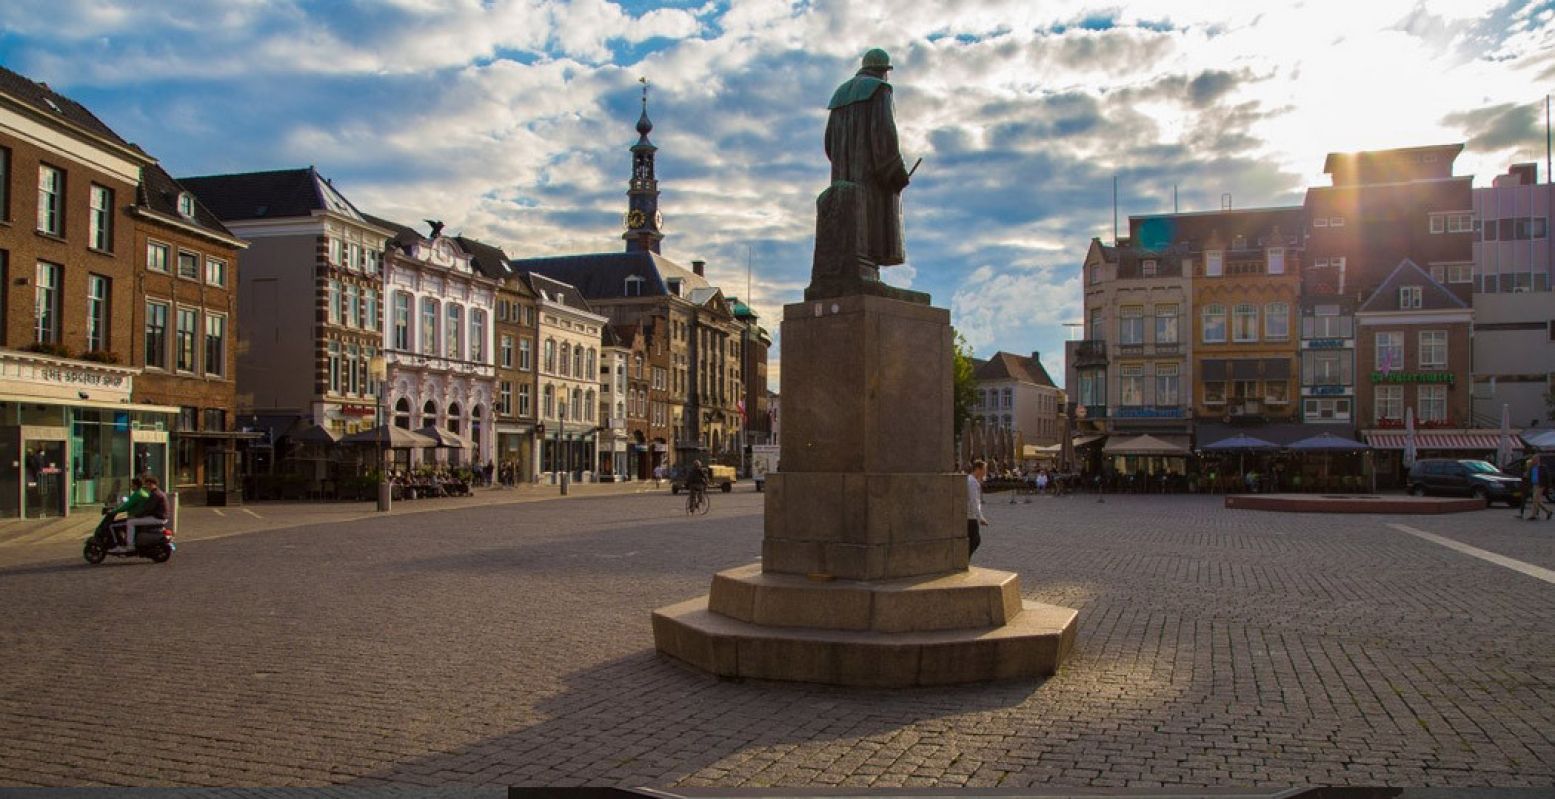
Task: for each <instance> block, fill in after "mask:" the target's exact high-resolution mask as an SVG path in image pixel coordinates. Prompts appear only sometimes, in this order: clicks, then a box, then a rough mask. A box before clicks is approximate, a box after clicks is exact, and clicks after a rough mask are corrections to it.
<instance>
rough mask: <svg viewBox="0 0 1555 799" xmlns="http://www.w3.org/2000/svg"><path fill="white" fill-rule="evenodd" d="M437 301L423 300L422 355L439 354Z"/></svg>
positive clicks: (423, 298)
mask: <svg viewBox="0 0 1555 799" xmlns="http://www.w3.org/2000/svg"><path fill="white" fill-rule="evenodd" d="M437 310H438V308H437V300H434V299H432V298H431V297H422V298H421V354H422V355H436V354H437Z"/></svg>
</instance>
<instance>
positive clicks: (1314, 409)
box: [1303, 398, 1350, 421]
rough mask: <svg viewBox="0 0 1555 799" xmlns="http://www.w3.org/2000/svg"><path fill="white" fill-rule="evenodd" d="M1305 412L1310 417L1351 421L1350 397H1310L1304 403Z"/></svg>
mask: <svg viewBox="0 0 1555 799" xmlns="http://www.w3.org/2000/svg"><path fill="white" fill-rule="evenodd" d="M1303 412H1304V413H1305V414H1306V417H1307V418H1308V419H1325V420H1333V421H1349V419H1350V400H1349V399H1337V398H1335V399H1319V398H1312V399H1308V400H1306V401H1305V402H1304V404H1303Z"/></svg>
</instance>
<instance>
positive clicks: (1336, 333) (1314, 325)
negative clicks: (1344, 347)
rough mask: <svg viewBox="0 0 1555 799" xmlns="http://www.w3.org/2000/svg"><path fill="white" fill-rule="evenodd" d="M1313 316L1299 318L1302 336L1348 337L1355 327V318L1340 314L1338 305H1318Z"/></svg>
mask: <svg viewBox="0 0 1555 799" xmlns="http://www.w3.org/2000/svg"><path fill="white" fill-rule="evenodd" d="M1314 311H1315V315H1314V316H1306V317H1302V319H1301V337H1302V338H1350V336H1351V335H1352V333H1353V331H1354V329H1355V318H1354V317H1351V316H1340V315H1339V306H1337V305H1319V306H1317V308H1315V309H1314Z"/></svg>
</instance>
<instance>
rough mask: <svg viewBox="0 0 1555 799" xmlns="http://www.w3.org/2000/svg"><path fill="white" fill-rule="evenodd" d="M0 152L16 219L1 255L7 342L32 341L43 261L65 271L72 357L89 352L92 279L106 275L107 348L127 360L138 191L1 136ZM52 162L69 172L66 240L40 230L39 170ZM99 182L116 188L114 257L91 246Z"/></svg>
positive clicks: (4, 233) (3, 237)
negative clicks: (133, 206) (6, 160)
mask: <svg viewBox="0 0 1555 799" xmlns="http://www.w3.org/2000/svg"><path fill="white" fill-rule="evenodd" d="M0 147H5V148H7V149H9V150H10V175H9V182H8V186H7V195H8V199H9V203H8V206H9V208H8V211H9V215H8V216H7V218H6V219H5V220H4V221H0V250H3V251H5V253H6V255H5V261H6V263H5V285H4V322H3V325H0V344H3V345H4V346H6V347H10V348H13V349H21V348H23V347H26V346H28V345H30V344H32V343H33V325H34V324H35V321H34V313H33V308H34V291H35V286H34V284H35V281H36V278H37V264H38V262H39V261H40V260H41V261H49V262H51V263H55V264H59V265H61V266H62V267H64V268H63V270H62V281H61V291H62V292H63V293H62V295H61V298H60V306H61V325H60V343H61V344H63V345H64V346H65V347H66V348H67V349H68V350H69V351H70V353H71V354H72V355H76V356H78V355H80V354H81V353H82V352H84V351H85V350H86V344H87V341H86V330H87V328H86V292H87V276H88V275H89V274H94V273H95V274H99V275H102V276H104V277H106V278H108V279H109V280H110V281H112V283H111V284H110V293H109V311H108V319H109V324H108V342H107V346H108V350H109V351H111V352H116V353H118V354H119V360H120V363H126V362H127V361H126V360H125V350H126V342H127V341H128V340H129V337H130V332H131V327H132V324H133V319H132V315H131V314H130V313H126V312H125V309H128V308H130V307H131V306H133V305H134V304H135V303H134V287H133V286H132V285H131V280H130V277H131V274H132V269H131V266H130V264H131V262H132V259H131V257H130V254H131V252H132V248H133V244H134V234H133V230H132V225H131V224H130V218H129V215H128V213H127V212H126V208H127V207H128V206H129V205H130V203H132V202H133V201H134V199H135V186H134V185H133V184H130V183H125V182H123V181H121V180H119V179H117V178H115V177H112V176H110V175H108V174H105V173H103V172H100V171H97V170H95V169H92V168H90V167H87V166H85V165H83V164H80V163H77V162H74V161H71V160H68V159H64V158H61V157H59V156H58V155H56V154H54V153H50V152H46V151H44V150H42V149H41V148H38V147H36V146H34V145H31V144H28V143H26V142H22V141H18V140H16V139H13V138H10V137H7V136H4V135H0ZM40 162H41V163H47V164H49V165H50V166H53V167H56V168H58V169H60V170H61V171H63V172H64V180H65V196H64V204H63V209H64V219H63V220H62V221H63V233H64V235H63V236H59V237H56V236H50V235H46V234H43V233H39V232H37V230H36V228H37V218H38V166H39V164H40ZM93 183H96V184H98V185H100V186H104V187H106V188H108V189H110V190H112V191H113V213H112V225H113V230H112V246H113V250H112V251H111V252H100V251H97V250H94V249H92V248H91V247H90V246H89V240H88V237H89V235H90V215H89V205H88V203H89V202H90V200H89V196H90V186H91V184H93Z"/></svg>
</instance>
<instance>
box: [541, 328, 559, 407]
mask: <svg viewBox="0 0 1555 799" xmlns="http://www.w3.org/2000/svg"><path fill="white" fill-rule="evenodd" d="M544 359H545V360H544V363H543V365H542V366H543V369H544V371H545V373H546V374H555V372H556V340H555V339H549V338H548V339H546V340H545V352H544ZM547 415H549V414H547Z"/></svg>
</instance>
